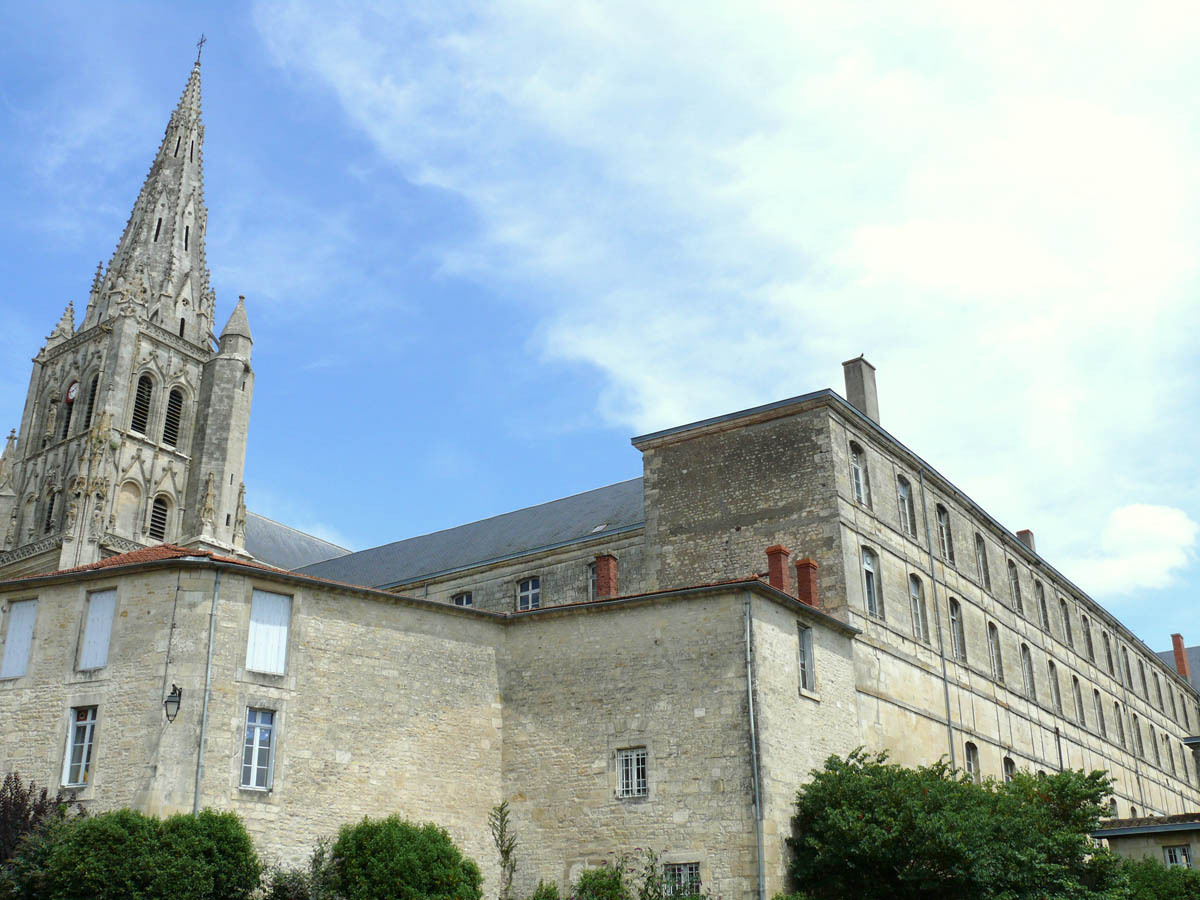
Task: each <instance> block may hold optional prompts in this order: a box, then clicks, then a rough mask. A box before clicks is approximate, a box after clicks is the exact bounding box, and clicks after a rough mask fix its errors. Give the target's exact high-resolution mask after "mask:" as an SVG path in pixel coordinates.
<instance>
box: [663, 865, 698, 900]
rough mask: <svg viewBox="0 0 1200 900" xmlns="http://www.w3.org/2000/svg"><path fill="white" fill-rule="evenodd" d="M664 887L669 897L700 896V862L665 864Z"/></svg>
mask: <svg viewBox="0 0 1200 900" xmlns="http://www.w3.org/2000/svg"><path fill="white" fill-rule="evenodd" d="M663 889H664V891H665V892H666V894H667V896H668V897H697V896H699V894H700V863H698V862H685V863H667V864H666V865H665V866H663Z"/></svg>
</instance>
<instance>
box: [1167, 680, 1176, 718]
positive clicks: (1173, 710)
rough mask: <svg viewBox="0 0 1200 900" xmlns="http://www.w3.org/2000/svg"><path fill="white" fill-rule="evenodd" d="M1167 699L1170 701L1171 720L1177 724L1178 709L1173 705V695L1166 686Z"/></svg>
mask: <svg viewBox="0 0 1200 900" xmlns="http://www.w3.org/2000/svg"><path fill="white" fill-rule="evenodd" d="M1167 699H1168V700H1170V701H1171V718H1172V719H1174V720H1175V721H1176V722H1178V721H1179V707H1178V706H1176V705H1175V695H1174V694H1173V693H1171V687H1170V685H1168V686H1167Z"/></svg>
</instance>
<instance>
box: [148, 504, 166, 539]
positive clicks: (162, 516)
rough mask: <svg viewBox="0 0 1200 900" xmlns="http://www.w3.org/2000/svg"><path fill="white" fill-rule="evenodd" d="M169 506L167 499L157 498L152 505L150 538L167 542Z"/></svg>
mask: <svg viewBox="0 0 1200 900" xmlns="http://www.w3.org/2000/svg"><path fill="white" fill-rule="evenodd" d="M168 511H169V506H168V504H167V500H166V498H165V497H155V498H154V503H152V504H151V505H150V537H152V538H153V539H154V540H156V541H162V540H166V537H167V512H168Z"/></svg>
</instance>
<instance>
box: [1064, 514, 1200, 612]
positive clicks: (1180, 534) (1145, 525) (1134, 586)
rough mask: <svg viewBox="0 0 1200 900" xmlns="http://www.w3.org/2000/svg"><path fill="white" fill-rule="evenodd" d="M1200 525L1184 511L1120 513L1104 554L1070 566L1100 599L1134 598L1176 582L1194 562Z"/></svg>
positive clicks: (1110, 524) (1107, 533)
mask: <svg viewBox="0 0 1200 900" xmlns="http://www.w3.org/2000/svg"><path fill="white" fill-rule="evenodd" d="M1198 533H1200V526H1198V525H1197V524H1196V523H1195V522H1193V521H1192V520H1191V519H1190V518H1189V517H1188V515H1187V513H1185V512H1184V511H1183V510H1181V509H1173V508H1172V507H1169V506H1148V505H1146V504H1137V505H1134V506H1123V507H1121V508H1120V509H1114V510H1113V511H1112V513H1110V514H1109V516H1108V521H1107V522H1106V523H1105V525H1104V530H1103V531H1101V532H1100V547H1099V551H1100V552H1099V553H1097V554H1094V555H1091V556H1086V557H1083V558H1081V559H1077V560H1074V561H1072V562H1070V563H1069V566H1070V569H1071V571H1073V572H1077V573H1079V575H1078V577H1079V580H1080V581H1081V583H1082V584H1083V585H1084V586H1085V587H1087V588H1088V589H1089V590H1090V591H1091V592H1092V593H1093V594H1094V595H1095V596H1098V597H1112V596H1115V597H1128V596H1130V595H1132V594H1135V593H1136V592H1138V591H1141V590H1145V589H1146V588H1151V589H1155V588H1164V587H1168V586H1170V585H1171V584H1173V583H1175V581H1176V579H1177V578H1178V576H1179V574H1180V572H1181V571H1182V570H1183V569H1184V568H1185V567H1186V566H1187V565H1188V564H1189V563H1190V562H1191V560H1192V558H1193V557H1194V555H1195V550H1196V535H1197V534H1198Z"/></svg>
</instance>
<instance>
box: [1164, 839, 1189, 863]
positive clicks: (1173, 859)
mask: <svg viewBox="0 0 1200 900" xmlns="http://www.w3.org/2000/svg"><path fill="white" fill-rule="evenodd" d="M1163 861H1164V862H1165V863H1166V864H1167V865H1168V866H1179V867H1181V868H1184V869H1190V868H1191V867H1192V851H1191V848H1190V847H1189V846H1188V845H1187V844H1177V845H1175V846H1171V847H1163Z"/></svg>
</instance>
